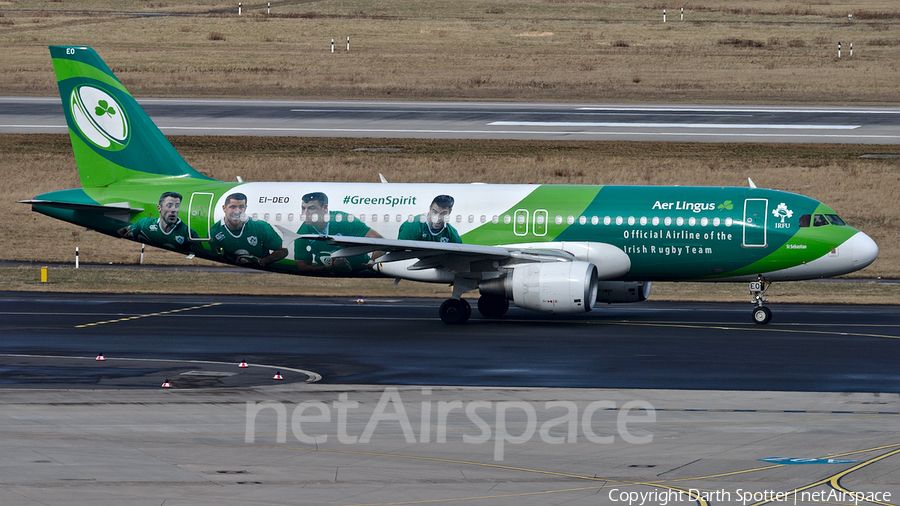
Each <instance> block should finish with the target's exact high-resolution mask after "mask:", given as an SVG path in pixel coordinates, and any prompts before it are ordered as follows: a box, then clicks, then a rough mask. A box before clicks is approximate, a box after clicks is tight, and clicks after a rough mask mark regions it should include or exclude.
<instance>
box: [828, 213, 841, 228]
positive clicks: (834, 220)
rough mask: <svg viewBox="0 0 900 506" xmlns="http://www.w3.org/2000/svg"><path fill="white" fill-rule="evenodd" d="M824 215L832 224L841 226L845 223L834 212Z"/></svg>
mask: <svg viewBox="0 0 900 506" xmlns="http://www.w3.org/2000/svg"><path fill="white" fill-rule="evenodd" d="M825 216H827V217H828V221H830V222H831V224H832V225H837V226H839V227H843V226H845V225H846V223H844V220H842V219H841V217H840V216H838V215H836V214H826V215H825Z"/></svg>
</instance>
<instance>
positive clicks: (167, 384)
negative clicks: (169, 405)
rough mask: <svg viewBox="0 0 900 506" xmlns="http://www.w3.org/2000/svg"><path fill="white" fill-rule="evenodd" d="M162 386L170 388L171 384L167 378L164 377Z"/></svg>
mask: <svg viewBox="0 0 900 506" xmlns="http://www.w3.org/2000/svg"><path fill="white" fill-rule="evenodd" d="M162 387H163V388H172V384H171V383H169V380H168V379H166V380H165V381H163V384H162Z"/></svg>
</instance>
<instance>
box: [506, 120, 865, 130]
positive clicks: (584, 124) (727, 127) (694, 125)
mask: <svg viewBox="0 0 900 506" xmlns="http://www.w3.org/2000/svg"><path fill="white" fill-rule="evenodd" d="M488 126H541V127H557V126H558V127H587V128H590V127H595V128H610V127H614V128H716V129H725V130H747V129H765V130H854V129H856V128H859V127H860V126H861V125H770V124H758V125H757V124H753V123H741V124H738V123H622V122H596V123H595V122H576V121H494V122H491V123H488Z"/></svg>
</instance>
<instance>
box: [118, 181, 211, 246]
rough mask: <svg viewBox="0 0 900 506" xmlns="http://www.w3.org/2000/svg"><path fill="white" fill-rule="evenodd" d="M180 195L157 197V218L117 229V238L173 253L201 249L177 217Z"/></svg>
mask: <svg viewBox="0 0 900 506" xmlns="http://www.w3.org/2000/svg"><path fill="white" fill-rule="evenodd" d="M181 199H182V198H181V194H180V193H176V192H165V193H163V194H162V195H160V196H159V204H158V205H157V206H156V210H157V211H159V218H158V219H157V218H154V217H153V216H147V217H146V218H144V219H142V220H139V221H138V222H136V223H133V224H131V225H129V226H127V227H122V228H120V229H119V236H121V237H125V238H126V239H134V240H135V241H138V242H142V243H144V244H149V245H151V246H159V247H161V248H166V249H170V250H175V251H182V252H190V251H194V250H195V249H202V247H201V246H200V245H199V244H195V243H194V242H193V241H191V233H190V230H189V229H188V226H187V224H186V223H184V222H183V221H181V218H179V217H178V212H179V211H180V210H181Z"/></svg>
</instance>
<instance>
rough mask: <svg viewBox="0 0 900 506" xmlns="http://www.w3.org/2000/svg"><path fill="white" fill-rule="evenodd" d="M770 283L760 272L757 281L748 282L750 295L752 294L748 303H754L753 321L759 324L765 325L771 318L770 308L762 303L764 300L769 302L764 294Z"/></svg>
mask: <svg viewBox="0 0 900 506" xmlns="http://www.w3.org/2000/svg"><path fill="white" fill-rule="evenodd" d="M771 284H772V283H769V282H768V281H766V278H764V277H762V274H760V275H759V278H758V280H757V281H753V282H751V283H750V295H752V296H753V300H751V301H750V303H751V304H755V305H756V307H755V308H754V309H753V321H754V322H756V323H758V324H760V325H765V324H766V323H769V321H770V320H771V319H772V310H771V309H769V308H767V307H766V306H764V305H763V303H764V302H769V299H767V298H765V295H766V292H767V291H768V290H769V285H771Z"/></svg>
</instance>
